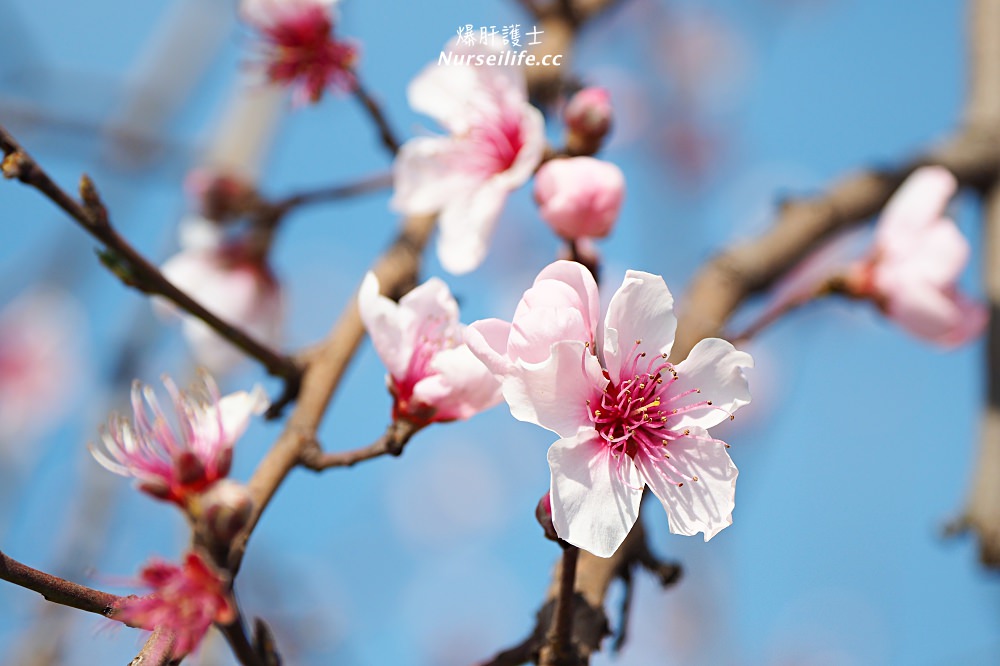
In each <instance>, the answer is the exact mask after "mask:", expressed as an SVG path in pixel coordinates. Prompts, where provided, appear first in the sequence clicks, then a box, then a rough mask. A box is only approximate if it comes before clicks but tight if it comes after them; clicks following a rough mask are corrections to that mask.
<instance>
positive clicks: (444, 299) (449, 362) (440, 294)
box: [358, 273, 500, 426]
mask: <svg viewBox="0 0 1000 666" xmlns="http://www.w3.org/2000/svg"><path fill="white" fill-rule="evenodd" d="M358 309H359V311H360V313H361V319H362V321H363V322H364V324H365V328H366V329H368V333H369V335H370V336H371V339H372V344H373V345H374V346H375V351H376V352H378V355H379V357H380V358H381V359H382V362H383V363H384V364H385V366H386V368H387V369H388V370H389V375H388V377H387V378H386V381H387V383H388V385H389V391H390V392H391V393H392V395H393V398H394V403H393V418H394V419H396V420H400V419H403V420H407V421H410V422H412V423H414V424H416V425H418V426H424V425H427V424H428V423H431V422H433V421H454V420H457V419H467V418H469V417H471V416H472V415H474V414H476V413H478V412H481V411H483V410H485V409H488V408H490V407H492V406H494V405H496V404H497V403H499V402H500V382H499V381H498V380H497V379H496V378H495V377H494V376H493V373H492V372H490V370H489V369H487V368H486V367H485V366H484V365H483V364H482V363H481V362H480V361H479V359H477V358H476V357H475V356H474V355H473V354H472V352H471V351H469V348H468V346H466V344H465V342H464V341H463V330H464V328H465V327H464V326H462V325H461V324H460V323H459V321H458V304H457V303H456V302H455V299H454V297H453V296H452V295H451V292H450V291H449V290H448V286H447V285H446V284H445V283H444V282H442V281H441V280H438V279H437V278H431V279H430V280H428V281H427V282H424V283H423V284H421V285H420V286H418V287H416V288H415V289H413V290H412V291H410V292H409V293H408V294H406V295H405V296H403V297H402V298H401V299H399V303H395V302H393V301H392V300H390V299H388V298H386V297H385V296H382V295H380V294H379V283H378V278H376V277H375V274H374V273H368V274H367V275H366V276H365V279H364V281H363V282H362V283H361V289H360V291H359V292H358Z"/></svg>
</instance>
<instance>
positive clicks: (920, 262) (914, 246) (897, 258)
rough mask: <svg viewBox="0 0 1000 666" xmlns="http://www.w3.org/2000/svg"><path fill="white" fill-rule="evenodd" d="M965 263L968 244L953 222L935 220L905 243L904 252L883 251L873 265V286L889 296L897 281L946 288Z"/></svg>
mask: <svg viewBox="0 0 1000 666" xmlns="http://www.w3.org/2000/svg"><path fill="white" fill-rule="evenodd" d="M968 261H969V242H968V241H967V240H966V239H965V236H963V235H962V232H961V231H959V229H958V227H957V226H956V225H955V223H954V222H953V221H951V220H950V219H948V218H939V219H938V220H937V221H935V222H934V223H933V224H932V225H931V226H929V227H928V228H926V229H924V230H923V231H921V232H920V233H918V234H914V236H913V238H912V239H911V241H910V242H909V243H907V247H906V251H905V252H900V251H898V250H897V249H896V248H894V249H893V251H892V252H891V253H890V252H886V253H885V254H884V255H883V256H882V257H881V258H880V260H879V261H878V262H877V263H876V264H875V285H876V287H877V288H878V289H879V291H881V292H883V293H890V292H891V291H893V289H894V285H896V284H899V283H901V282H913V281H917V282H926V283H929V284H933V285H935V286H937V287H941V288H945V287H948V286H950V285H952V284H954V282H955V281H956V280H957V279H958V276H959V275H961V274H962V271H963V270H964V269H965V265H966V264H967V263H968Z"/></svg>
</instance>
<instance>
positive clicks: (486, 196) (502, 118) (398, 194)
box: [391, 40, 545, 273]
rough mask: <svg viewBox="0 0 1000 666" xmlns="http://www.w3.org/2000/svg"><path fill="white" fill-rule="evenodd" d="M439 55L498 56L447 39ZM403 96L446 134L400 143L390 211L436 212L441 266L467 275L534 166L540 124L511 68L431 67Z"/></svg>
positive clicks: (541, 148) (541, 137) (541, 139)
mask: <svg viewBox="0 0 1000 666" xmlns="http://www.w3.org/2000/svg"><path fill="white" fill-rule="evenodd" d="M478 48H479V49H486V47H485V46H482V47H478ZM444 55H450V56H451V57H470V56H471V57H475V56H477V55H483V56H484V57H490V56H492V57H500V56H499V55H498V53H497V52H495V51H485V50H479V51H470V50H469V49H466V48H464V47H462V46H460V45H459V44H458V43H457V42H456V41H455V40H453V41H452V42H451V43H449V44H448V45H447V46H446V47H445V50H444V51H443V52H442V57H444ZM407 96H408V98H409V101H410V106H412V107H413V108H414V109H416V110H417V111H420V112H422V113H425V114H427V115H429V116H431V117H433V118H434V119H435V120H437V121H438V122H439V123H440V124H441V125H442V126H443V127H444V128H445V129H446V130H448V131H449V133H450V135H449V136H446V137H419V138H416V139H411V140H410V141H407V142H406V144H405V145H404V146H403V147H402V149H401V150H400V151H399V155H398V156H397V158H396V163H395V165H394V177H395V188H396V190H395V194H394V196H393V198H392V202H391V205H392V207H393V208H394V209H396V210H398V211H400V212H402V213H405V214H408V215H431V214H435V213H440V222H439V229H440V236H439V238H438V256H439V257H440V259H441V264H442V266H444V268H445V269H446V270H448V271H450V272H452V273H467V272H469V271H471V270H473V269H474V268H476V267H477V266H478V265H479V264H480V263H481V262H482V260H483V258H484V257H485V256H486V251H487V248H488V245H489V239H490V236H491V235H492V233H493V227H494V225H495V224H496V221H497V218H498V217H499V216H500V212H501V210H502V209H503V205H504V202H505V201H506V199H507V194H508V193H509V192H511V191H512V190H514V189H516V188H518V187H520V186H521V185H523V184H524V183H526V182H527V181H528V179H529V178H531V174H532V173H533V172H534V170H535V168H536V167H537V166H538V164H539V163H540V162H541V159H542V155H543V153H544V152H545V122H544V120H543V118H542V114H541V112H540V111H539V110H538V109H536V108H535V107H533V106H531V104H529V103H528V99H527V87H526V85H525V81H524V76H523V74H522V72H521V70H520V69H518V68H515V67H512V66H511V67H507V66H476V65H475V64H469V63H465V62H464V61H463V64H455V63H454V62H453V63H452V64H450V65H446V64H440V63H433V64H431V65H428V66H427V67H426V68H424V70H423V71H422V72H421V73H420V74H419V75H418V76H417V78H415V79H414V80H413V81H412V82H411V83H410V86H409V89H408V90H407Z"/></svg>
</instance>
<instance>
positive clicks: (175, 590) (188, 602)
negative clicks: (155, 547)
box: [113, 553, 236, 659]
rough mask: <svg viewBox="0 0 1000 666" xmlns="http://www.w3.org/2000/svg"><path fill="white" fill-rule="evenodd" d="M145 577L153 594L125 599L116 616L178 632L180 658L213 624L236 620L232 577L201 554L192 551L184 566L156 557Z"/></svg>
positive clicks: (176, 652) (134, 623) (175, 653)
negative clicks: (231, 590) (231, 586)
mask: <svg viewBox="0 0 1000 666" xmlns="http://www.w3.org/2000/svg"><path fill="white" fill-rule="evenodd" d="M140 578H141V579H142V582H143V584H144V585H146V586H148V587H150V588H151V589H152V593H151V594H149V595H148V596H144V597H128V598H125V599H123V600H122V601H121V602H120V603H119V604H118V607H117V608H116V609H115V613H114V616H113V617H114V619H116V620H119V621H121V622H124V623H126V624H128V625H130V626H133V627H140V628H143V629H148V630H150V631H152V630H154V629H166V630H167V631H169V632H170V633H172V634H173V648H172V650H171V653H172V656H173V657H174V659H179V658H181V657H183V656H184V655H186V654H188V653H190V652H191V651H193V650H194V649H195V648H197V647H198V644H199V643H201V639H202V638H204V636H205V632H207V631H208V628H209V627H211V626H212V624H213V623H215V622H219V623H221V624H228V623H230V622H233V621H234V620H236V607H235V606H234V605H233V603H232V601H231V600H230V597H229V592H228V587H229V584H228V580H227V579H226V577H225V576H223V575H222V574H220V573H219V572H217V571H216V570H215V569H214V568H213V567H212V566H211V565H209V564H208V563H207V562H205V560H203V559H202V558H201V556H200V555H198V554H197V553H188V554H187V557H185V558H184V562H183V563H182V564H181V565H180V566H177V565H176V564H171V563H170V562H164V561H161V560H154V561H152V562H150V563H149V564H148V565H146V567H145V568H144V569H143V570H142V573H141V574H140Z"/></svg>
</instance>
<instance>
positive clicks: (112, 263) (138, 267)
mask: <svg viewBox="0 0 1000 666" xmlns="http://www.w3.org/2000/svg"><path fill="white" fill-rule="evenodd" d="M0 149H2V150H3V152H4V155H5V156H6V157H5V159H4V161H3V173H4V176H6V177H8V178H17V179H18V180H20V181H21V182H22V183H25V184H27V185H30V186H31V187H34V188H35V189H36V190H38V191H39V192H41V193H42V194H44V195H45V196H46V197H48V198H49V199H50V200H51V201H52V202H53V203H55V204H56V205H57V206H59V207H60V208H61V209H63V211H65V212H66V213H67V214H68V215H69V216H70V217H71V218H73V219H74V220H75V221H76V222H77V223H78V224H79V225H80V226H81V227H82V228H83V229H84V230H85V231H86V232H87V233H89V234H90V235H91V236H93V237H94V238H96V239H97V240H99V241H100V242H101V243H103V244H104V246H105V247H106V248H107V250H106V251H105V253H104V254H103V255H102V261H103V262H104V263H105V265H107V266H108V267H109V268H111V269H112V271H113V272H114V273H115V274H116V275H117V276H118V277H119V279H121V280H122V282H124V283H125V284H127V285H129V286H131V287H135V288H136V289H139V290H140V291H143V292H145V293H148V294H155V295H157V296H162V297H164V298H166V299H167V300H169V301H171V302H172V303H173V304H174V305H176V306H177V307H179V308H180V309H182V310H184V311H185V312H187V313H188V314H190V315H192V316H194V317H197V318H198V319H201V320H202V321H204V322H205V323H206V324H208V326H210V327H211V328H212V329H213V330H214V331H215V332H216V333H218V334H219V335H221V336H222V337H223V338H225V339H226V340H228V341H229V342H231V343H232V344H234V345H235V346H236V347H238V348H240V349H241V350H243V351H244V352H245V353H246V354H248V355H249V356H252V357H253V358H255V359H257V360H258V361H260V363H261V364H262V365H263V366H264V367H265V368H266V369H267V371H268V372H269V373H271V374H272V375H275V376H277V377H282V378H283V379H284V380H285V385H286V394H288V393H291V394H293V397H294V393H295V392H296V391H297V388H298V380H299V377H300V374H301V371H300V369H299V367H298V366H297V365H296V364H295V363H294V362H293V361H292V360H291V359H290V358H288V357H286V356H282V355H280V354H278V353H277V352H275V351H274V350H272V349H270V348H269V347H267V346H266V345H264V344H262V343H260V342H258V341H257V340H255V339H254V338H252V337H250V336H249V335H247V334H246V333H245V332H243V331H242V330H240V329H239V328H236V327H235V326H232V325H231V324H229V323H227V322H225V321H223V320H222V319H220V318H219V317H217V316H216V315H215V314H213V313H212V312H209V311H208V310H207V309H206V308H204V307H203V306H202V305H201V304H199V303H198V302H197V301H195V300H194V299H193V298H191V297H190V296H188V295H187V294H186V293H184V292H183V291H181V290H180V289H178V288H177V287H175V286H174V285H173V284H171V283H170V282H169V281H168V280H167V279H166V278H165V277H163V274H162V273H160V271H159V269H158V268H157V267H156V266H154V265H153V264H152V263H150V262H149V261H148V260H147V259H146V258H145V257H143V256H142V255H141V254H139V253H138V252H137V251H136V250H135V248H133V247H132V246H131V245H129V244H128V242H127V241H125V239H124V238H122V237H121V236H120V235H119V234H118V232H117V231H116V230H115V228H114V227H113V226H112V225H111V223H110V221H109V220H108V216H107V211H106V210H105V208H104V205H103V203H102V202H101V200H100V198H99V196H98V194H97V191H96V189H95V188H94V185H93V183H92V182H91V181H90V179H89V178H88V177H87V176H83V177H82V178H81V181H80V193H81V197H82V202H78V201H77V200H76V199H74V198H73V197H72V196H70V195H69V194H68V193H67V192H66V191H65V190H63V189H62V188H61V187H59V185H57V184H56V183H55V181H53V180H52V179H51V178H50V177H49V175H48V174H47V173H46V172H45V170H44V169H42V167H41V166H39V165H38V163H37V162H35V160H34V159H33V158H32V157H31V156H30V155H29V154H28V153H27V152H25V150H24V149H23V148H22V147H21V146H20V144H18V142H17V141H16V140H15V139H14V137H13V136H11V135H10V133H8V132H7V130H5V129H4V128H2V127H0Z"/></svg>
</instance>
